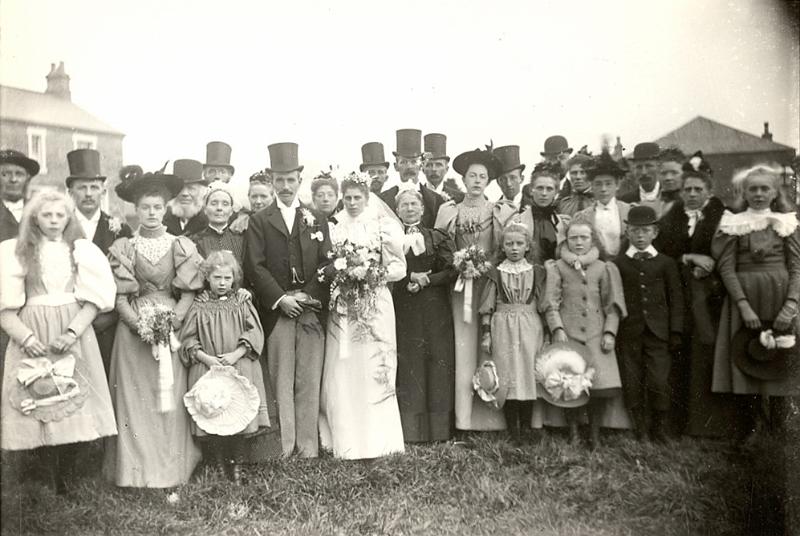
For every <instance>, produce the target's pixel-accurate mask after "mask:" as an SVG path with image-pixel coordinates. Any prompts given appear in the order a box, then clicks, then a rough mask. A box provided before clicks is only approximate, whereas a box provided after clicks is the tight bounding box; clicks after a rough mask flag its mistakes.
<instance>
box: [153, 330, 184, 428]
mask: <svg viewBox="0 0 800 536" xmlns="http://www.w3.org/2000/svg"><path fill="white" fill-rule="evenodd" d="M180 347H181V343H180V341H179V340H178V338H177V337H175V333H174V332H173V331H170V332H169V344H164V343H159V344H154V345H152V346H151V347H150V350H151V352H152V353H153V358H154V359H155V360H156V361H158V410H159V411H160V412H161V413H169V412H170V411H173V410H174V409H175V398H174V396H173V394H172V387H173V386H174V385H175V375H174V373H173V371H172V352H177V351H178V349H180Z"/></svg>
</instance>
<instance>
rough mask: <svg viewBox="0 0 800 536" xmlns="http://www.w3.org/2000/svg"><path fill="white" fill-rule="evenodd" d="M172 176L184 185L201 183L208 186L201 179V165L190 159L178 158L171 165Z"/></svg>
mask: <svg viewBox="0 0 800 536" xmlns="http://www.w3.org/2000/svg"><path fill="white" fill-rule="evenodd" d="M172 174H173V175H175V176H176V177H178V178H179V179H180V180H182V181H183V183H184V184H192V183H195V182H202V183H203V184H206V185H208V182H209V181H207V180H206V179H205V178H204V177H203V164H201V163H200V162H198V161H197V160H192V159H190V158H180V159H178V160H175V162H174V163H173V164H172Z"/></svg>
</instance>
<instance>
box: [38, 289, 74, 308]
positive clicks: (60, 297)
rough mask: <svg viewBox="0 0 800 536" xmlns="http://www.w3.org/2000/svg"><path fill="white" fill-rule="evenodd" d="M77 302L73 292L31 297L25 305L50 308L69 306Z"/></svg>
mask: <svg viewBox="0 0 800 536" xmlns="http://www.w3.org/2000/svg"><path fill="white" fill-rule="evenodd" d="M76 301H77V300H76V299H75V294H73V293H71V292H58V293H50V294H40V295H38V296H31V297H29V298H28V299H27V300H25V305H47V306H50V307H58V306H59V305H67V304H69V303H75V302H76Z"/></svg>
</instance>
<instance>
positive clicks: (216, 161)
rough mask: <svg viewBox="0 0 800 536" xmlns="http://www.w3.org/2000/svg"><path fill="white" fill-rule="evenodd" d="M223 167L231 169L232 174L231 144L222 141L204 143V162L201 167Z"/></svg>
mask: <svg viewBox="0 0 800 536" xmlns="http://www.w3.org/2000/svg"><path fill="white" fill-rule="evenodd" d="M210 166H214V167H225V168H228V169H230V170H231V175H233V172H234V168H233V166H232V165H231V146H230V145H228V144H227V143H225V142H224V141H210V142H208V144H207V145H206V163H205V164H203V167H210Z"/></svg>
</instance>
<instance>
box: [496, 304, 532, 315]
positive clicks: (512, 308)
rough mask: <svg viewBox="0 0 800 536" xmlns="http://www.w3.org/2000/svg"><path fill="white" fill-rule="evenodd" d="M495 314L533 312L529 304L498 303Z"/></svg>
mask: <svg viewBox="0 0 800 536" xmlns="http://www.w3.org/2000/svg"><path fill="white" fill-rule="evenodd" d="M495 312H496V313H504V312H524V313H532V312H534V308H533V305H532V304H530V303H498V304H497V309H495Z"/></svg>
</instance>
